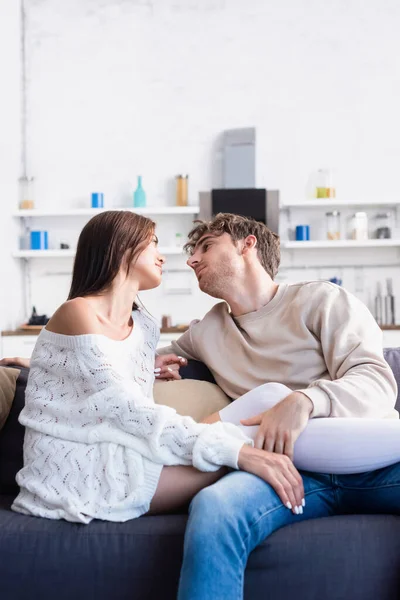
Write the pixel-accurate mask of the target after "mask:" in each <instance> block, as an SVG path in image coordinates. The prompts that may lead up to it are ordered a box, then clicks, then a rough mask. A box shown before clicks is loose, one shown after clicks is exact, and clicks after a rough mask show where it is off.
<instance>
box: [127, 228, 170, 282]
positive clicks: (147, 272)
mask: <svg viewBox="0 0 400 600" xmlns="http://www.w3.org/2000/svg"><path fill="white" fill-rule="evenodd" d="M157 246H158V239H157V236H156V235H153V237H152V240H151V242H150V244H149V245H148V246H146V248H145V249H144V250H143V252H141V254H139V257H138V259H137V261H136V262H135V265H134V268H133V269H132V275H133V276H134V277H135V279H137V280H138V281H139V290H151V289H153V288H155V287H158V286H159V285H160V283H161V278H162V266H163V264H164V263H165V257H164V256H162V255H161V254H160V253H159V251H158V247H157Z"/></svg>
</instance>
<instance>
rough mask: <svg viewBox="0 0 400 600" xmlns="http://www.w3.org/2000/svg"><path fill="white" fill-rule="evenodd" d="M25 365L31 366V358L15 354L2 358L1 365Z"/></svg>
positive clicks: (26, 366)
mask: <svg viewBox="0 0 400 600" xmlns="http://www.w3.org/2000/svg"><path fill="white" fill-rule="evenodd" d="M11 366H12V367H25V368H26V369H29V368H30V366H31V360H30V358H21V357H20V356H14V358H2V359H1V360H0V367H11Z"/></svg>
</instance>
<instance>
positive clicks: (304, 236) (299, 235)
mask: <svg viewBox="0 0 400 600" xmlns="http://www.w3.org/2000/svg"><path fill="white" fill-rule="evenodd" d="M296 241H298V242H309V241H310V226H309V225H296Z"/></svg>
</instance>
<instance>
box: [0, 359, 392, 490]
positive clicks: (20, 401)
mask: <svg viewBox="0 0 400 600" xmlns="http://www.w3.org/2000/svg"><path fill="white" fill-rule="evenodd" d="M384 355H385V358H386V360H387V362H388V363H389V365H390V367H391V369H392V371H393V373H394V376H395V378H396V381H397V386H398V395H397V401H396V408H397V410H398V411H399V412H400V348H385V350H384ZM0 368H1V367H0ZM18 368H20V367H18ZM28 374H29V370H28V369H24V368H21V372H20V374H19V377H18V379H17V386H16V390H15V397H14V401H13V404H12V407H11V411H10V414H9V415H8V419H7V421H6V423H5V425H4V427H3V429H2V430H1V432H0V493H2V494H16V493H17V492H18V486H17V484H16V482H15V476H16V474H17V473H18V471H19V470H20V469H21V468H22V464H23V441H24V427H23V426H22V425H21V424H20V423H19V421H18V417H19V413H20V412H21V410H22V408H23V407H24V404H25V387H26V383H27V380H28ZM181 375H182V378H183V379H200V380H203V381H204V380H205V381H210V382H211V383H215V380H214V377H213V375H212V373H211V371H210V370H209V369H208V368H207V367H206V366H205V365H204V364H203V363H200V362H197V361H195V360H190V361H188V365H187V366H186V367H183V368H182V369H181Z"/></svg>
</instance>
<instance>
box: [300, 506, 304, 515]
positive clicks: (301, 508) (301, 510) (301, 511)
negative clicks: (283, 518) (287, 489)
mask: <svg viewBox="0 0 400 600" xmlns="http://www.w3.org/2000/svg"><path fill="white" fill-rule="evenodd" d="M302 514H303V507H302V506H299V515H302Z"/></svg>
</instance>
